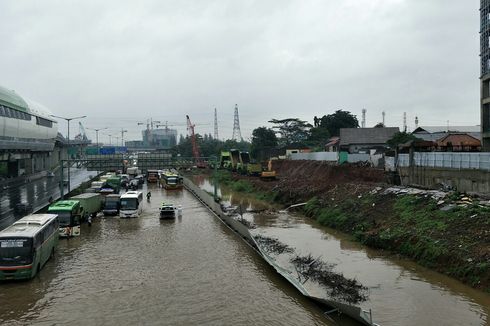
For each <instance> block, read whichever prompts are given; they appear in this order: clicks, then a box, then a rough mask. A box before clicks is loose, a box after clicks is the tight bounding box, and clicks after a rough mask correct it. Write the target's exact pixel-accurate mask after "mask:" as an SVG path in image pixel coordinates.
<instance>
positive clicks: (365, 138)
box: [340, 127, 400, 146]
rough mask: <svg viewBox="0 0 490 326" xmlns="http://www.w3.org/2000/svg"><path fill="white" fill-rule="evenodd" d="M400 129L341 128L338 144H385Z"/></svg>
mask: <svg viewBox="0 0 490 326" xmlns="http://www.w3.org/2000/svg"><path fill="white" fill-rule="evenodd" d="M399 131H400V129H399V128H398V127H389V128H341V129H340V145H341V146H342V145H351V144H385V143H386V142H387V141H388V140H389V139H391V138H392V137H393V135H395V134H396V133H397V132H399Z"/></svg>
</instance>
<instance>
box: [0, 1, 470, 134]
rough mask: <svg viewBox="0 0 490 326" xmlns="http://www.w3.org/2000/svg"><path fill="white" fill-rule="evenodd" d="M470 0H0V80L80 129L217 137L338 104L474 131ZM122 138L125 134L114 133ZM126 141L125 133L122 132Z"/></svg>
mask: <svg viewBox="0 0 490 326" xmlns="http://www.w3.org/2000/svg"><path fill="white" fill-rule="evenodd" d="M478 17H479V16H478V3H477V2H475V1H473V2H470V3H469V2H467V1H451V2H448V1H443V0H432V1H423V0H411V1H408V0H331V1H320V0H311V1H267V0H265V1H264V0H263V1H253V0H249V1H226V0H214V1H199V0H184V1H183V0H179V1H177V0H175V1H156V0H142V1H138V2H137V3H136V2H133V1H131V2H130V1H127V2H123V1H113V0H112V1H109V0H108V1H103V2H101V1H94V0H92V1H69V2H68V1H61V0H58V1H54V0H53V1H49V0H47V1H42V2H36V1H2V2H1V3H0V38H1V39H2V51H0V62H1V71H2V74H1V76H2V78H1V79H0V84H2V85H3V86H5V87H8V88H12V89H15V90H16V91H17V92H19V93H20V94H22V95H25V96H26V97H29V98H32V99H35V100H36V101H38V102H40V103H42V104H44V105H45V106H47V107H49V108H50V109H51V110H52V111H53V112H55V113H56V114H59V115H67V116H71V115H78V114H87V115H88V118H86V119H85V122H84V124H85V125H86V126H87V127H104V126H108V127H111V129H113V130H114V131H113V133H115V130H117V129H120V128H122V127H124V128H126V129H129V130H130V133H129V134H128V136H129V138H137V137H140V131H139V128H140V127H138V126H137V125H136V122H137V121H143V120H146V119H147V118H150V117H153V118H154V119H156V120H161V121H169V123H170V124H172V125H174V124H178V125H180V126H178V129H179V131H181V132H185V127H184V126H183V124H184V123H185V114H189V115H190V116H191V119H192V120H193V122H194V123H196V124H198V126H196V130H197V131H199V132H201V133H202V132H206V133H212V132H213V126H212V122H213V109H214V107H217V108H218V112H219V120H220V134H221V136H222V137H231V132H232V127H233V107H234V104H235V103H238V104H239V108H240V119H241V127H242V134H243V135H244V136H245V137H249V136H250V133H251V131H252V130H253V129H254V128H255V127H258V126H261V125H267V120H269V119H270V118H283V117H300V118H302V119H308V120H310V121H311V119H312V117H313V116H314V115H319V116H321V115H323V114H328V113H331V112H333V110H335V109H338V108H342V109H348V110H351V111H352V112H353V113H355V114H357V115H359V116H360V113H361V110H362V108H366V109H367V110H368V125H374V124H375V123H376V122H378V121H380V120H381V112H382V111H383V110H384V111H386V114H387V115H386V117H387V123H388V124H389V125H395V126H401V124H402V116H403V112H407V115H408V117H409V123H410V124H411V125H412V126H413V122H412V121H413V119H414V117H415V115H418V116H419V119H420V121H421V124H425V125H445V124H446V121H447V120H449V122H450V123H451V124H455V125H456V124H473V125H475V124H478V123H479V106H478V103H479V81H478V77H479V57H478V54H479V53H478V52H479V35H478V30H479V20H478ZM126 137H127V136H126ZM127 138H128V137H127Z"/></svg>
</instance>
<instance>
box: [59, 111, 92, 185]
mask: <svg viewBox="0 0 490 326" xmlns="http://www.w3.org/2000/svg"><path fill="white" fill-rule="evenodd" d="M51 116H52V117H54V118H58V119H63V120H66V122H67V123H68V140H67V142H68V151H67V152H69V151H70V121H71V120H75V119H83V118H85V117H86V115H82V116H80V117H73V118H65V117H60V116H57V115H53V114H51ZM61 164H63V162H61ZM61 170H62V171H63V169H61ZM63 179H64V176H63V173H62V174H61V187H63V182H64V180H63ZM67 189H68V192H67V193H68V194H69V193H70V153H68V185H67Z"/></svg>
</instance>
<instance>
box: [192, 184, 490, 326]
mask: <svg viewBox="0 0 490 326" xmlns="http://www.w3.org/2000/svg"><path fill="white" fill-rule="evenodd" d="M195 182H196V183H198V184H199V185H200V187H201V188H203V189H205V190H207V191H210V192H212V190H213V187H212V185H211V183H210V182H209V181H208V180H207V179H206V178H202V177H197V178H195ZM218 194H219V196H220V197H221V198H222V200H223V201H224V202H225V203H227V204H228V205H232V206H238V207H240V206H241V207H242V209H241V210H242V212H245V213H244V214H243V217H244V218H245V219H248V220H249V221H251V222H253V223H254V224H255V225H256V226H257V228H256V229H254V230H252V233H253V234H256V235H257V234H260V235H262V236H266V237H270V238H276V239H278V240H279V241H280V242H282V243H284V244H287V245H288V246H290V247H292V248H294V251H295V253H294V254H299V255H302V256H304V255H308V254H312V255H313V256H314V257H320V258H321V260H323V261H324V262H327V263H329V264H335V268H334V270H335V271H336V272H339V273H342V274H344V275H345V276H346V277H349V278H355V279H357V280H358V281H359V282H360V283H362V284H363V285H364V286H367V287H368V288H369V300H368V301H367V302H364V303H362V304H361V306H362V307H363V308H371V309H372V310H373V320H374V321H375V322H377V323H379V324H381V325H490V295H489V294H488V293H484V292H481V291H478V290H475V289H473V288H471V287H469V286H466V285H464V284H463V283H461V282H459V281H457V280H454V279H452V278H450V277H447V276H445V275H443V274H440V273H437V272H434V271H431V270H428V269H426V268H424V267H421V266H419V265H417V264H415V263H413V262H411V261H408V260H404V259H400V258H397V257H393V255H390V254H388V253H386V252H383V251H380V250H373V249H369V248H366V247H364V246H362V245H360V244H359V243H356V242H353V241H351V240H350V237H349V236H347V235H345V234H342V233H340V232H337V231H335V230H332V229H328V228H325V227H323V226H320V225H318V224H317V223H316V222H314V221H312V220H311V219H308V218H305V217H303V216H302V215H300V214H294V213H292V212H290V213H288V212H285V211H280V208H279V207H277V206H271V205H269V204H267V203H264V202H262V201H258V200H256V199H255V198H254V196H253V195H247V194H243V193H234V192H233V191H231V190H230V189H229V188H227V187H221V188H220V189H218ZM247 210H252V211H255V212H246V211H247ZM262 210H265V211H264V212H257V211H262ZM290 258H291V254H281V255H278V256H277V257H276V261H277V262H279V263H280V264H281V265H282V266H286V267H289V268H290V270H292V271H294V267H293V266H291V265H290V262H289V259H290Z"/></svg>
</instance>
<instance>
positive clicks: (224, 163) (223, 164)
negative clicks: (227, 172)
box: [218, 151, 231, 169]
mask: <svg viewBox="0 0 490 326" xmlns="http://www.w3.org/2000/svg"><path fill="white" fill-rule="evenodd" d="M230 166H231V155H230V152H228V151H221V155H220V158H219V166H218V168H220V169H230Z"/></svg>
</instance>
